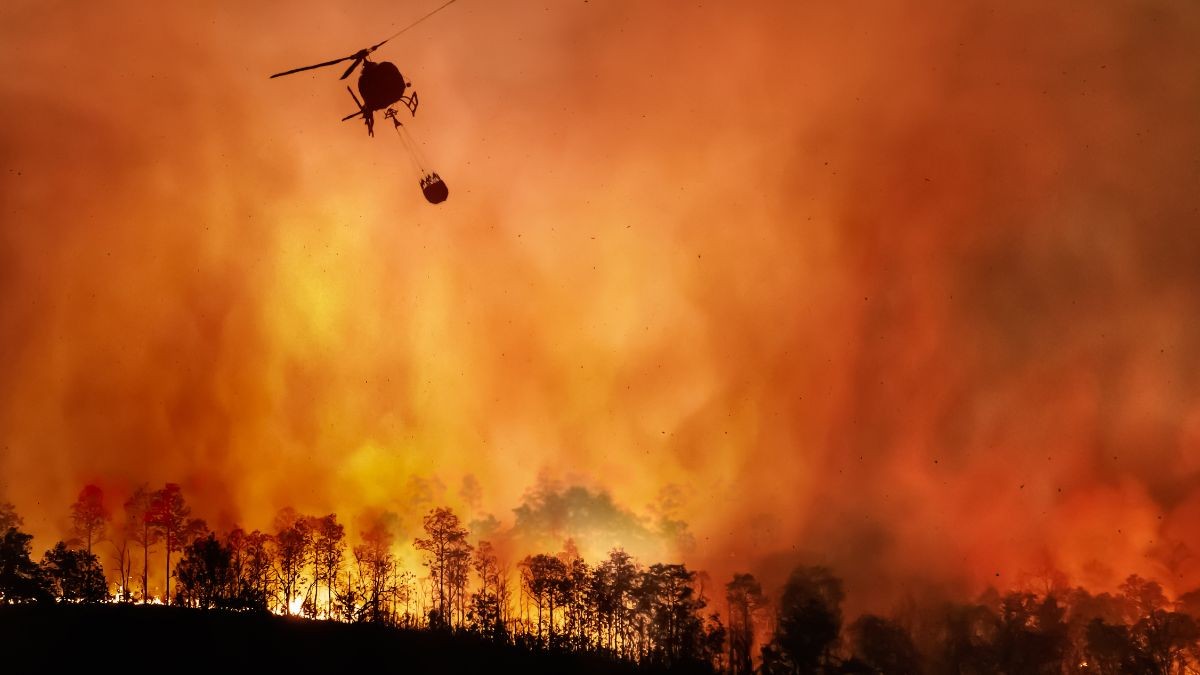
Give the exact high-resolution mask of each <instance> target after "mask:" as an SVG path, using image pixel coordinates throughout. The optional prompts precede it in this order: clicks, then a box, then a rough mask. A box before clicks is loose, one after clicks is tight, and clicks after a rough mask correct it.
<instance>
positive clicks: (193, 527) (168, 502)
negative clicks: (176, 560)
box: [146, 483, 208, 605]
mask: <svg viewBox="0 0 1200 675" xmlns="http://www.w3.org/2000/svg"><path fill="white" fill-rule="evenodd" d="M191 514H192V509H191V508H190V507H189V506H188V505H187V502H185V501H184V499H183V490H182V488H180V487H179V485H178V484H176V483H167V484H166V485H165V486H164V487H163V488H162V489H161V490H158V491H157V492H155V493H154V495H153V497H152V498H151V500H150V510H149V512H148V513H147V514H146V517H147V518H148V519H149V523H150V526H151V527H152V528H154V529H155V530H156V531H157V532H158V533H159V535H160V536H161V537H162V541H163V544H164V548H165V549H166V553H167V557H166V568H165V569H166V599H165V600H163V602H164V603H165V604H168V605H169V604H171V552H172V551H181V550H183V547H184V546H185V545H187V544H188V543H190V542H191V541H192V539H194V538H195V537H196V536H198V535H199V534H200V533H201V532H203V531H205V530H206V529H208V528H206V527H205V525H204V521H203V520H199V519H194V518H190V517H189V516H191Z"/></svg>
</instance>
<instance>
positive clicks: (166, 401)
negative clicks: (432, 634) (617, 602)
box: [0, 0, 1200, 607]
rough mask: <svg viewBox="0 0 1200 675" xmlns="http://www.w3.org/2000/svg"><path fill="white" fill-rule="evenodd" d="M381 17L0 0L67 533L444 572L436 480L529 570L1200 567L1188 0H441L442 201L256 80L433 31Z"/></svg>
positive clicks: (892, 579)
mask: <svg viewBox="0 0 1200 675" xmlns="http://www.w3.org/2000/svg"><path fill="white" fill-rule="evenodd" d="M355 7H356V10H355V11H354V12H352V13H350V12H346V10H345V8H344V7H341V6H338V5H331V4H328V3H316V2H307V3H301V6H298V7H297V9H298V10H300V11H292V12H288V13H286V14H281V13H280V12H279V11H278V9H277V8H271V7H268V6H265V5H264V6H261V7H260V6H257V5H254V6H252V5H246V6H244V7H237V8H234V9H231V10H230V11H229V12H226V13H223V14H222V16H221V17H218V18H216V19H214V18H213V17H211V16H209V14H211V13H207V12H204V11H203V10H201V9H197V8H195V7H186V6H176V5H175V4H171V3H159V4H157V5H155V6H154V7H153V8H149V9H148V8H147V6H146V5H145V3H137V2H118V3H115V4H114V3H104V5H103V6H98V5H96V6H93V5H90V4H84V3H65V4H56V5H53V6H43V4H39V5H36V6H35V5H29V6H28V7H26V6H24V5H23V3H18V4H17V6H16V7H14V8H12V9H7V8H6V9H7V11H6V12H5V14H6V20H5V21H0V59H2V60H3V63H4V67H5V70H6V71H8V72H14V73H21V74H22V76H21V77H19V78H8V79H7V80H5V81H4V82H2V83H0V106H3V111H4V115H3V119H4V120H5V135H4V142H3V147H4V156H5V159H6V161H5V168H4V171H3V172H2V173H0V203H3V204H4V205H5V206H4V209H2V210H0V315H2V316H4V317H5V319H6V320H5V321H4V322H3V324H2V325H0V354H3V355H4V362H5V376H4V377H3V378H0V476H3V477H5V478H3V479H2V480H4V482H3V483H2V484H0V493H2V494H0V497H3V499H5V500H8V501H12V502H14V503H15V504H16V505H17V506H18V508H19V510H20V511H21V512H22V513H23V514H24V515H25V517H26V521H27V525H28V527H29V529H30V530H31V531H33V532H34V533H35V534H36V535H37V537H38V538H37V545H38V546H48V545H49V544H50V543H51V542H52V541H53V540H55V539H56V538H58V537H62V536H65V533H66V528H67V522H66V520H65V518H66V509H67V506H68V505H69V504H70V503H71V501H72V500H73V499H74V496H75V494H76V493H77V491H78V490H79V488H80V486H82V485H83V484H85V483H93V482H94V483H97V484H99V485H100V486H101V487H103V488H104V490H105V493H106V495H107V496H108V498H109V500H110V504H112V505H113V506H114V508H115V509H116V510H117V511H119V505H120V503H121V502H122V501H123V499H124V498H125V497H126V496H127V495H128V494H129V491H130V490H131V489H132V487H133V486H134V485H136V484H138V483H141V482H147V483H150V484H151V485H152V486H159V485H161V484H163V483H164V482H167V481H172V482H179V483H180V484H181V485H182V486H183V489H184V493H185V495H186V497H187V499H188V501H189V503H190V504H191V505H192V506H193V509H194V512H195V514H196V515H198V516H201V517H203V518H205V519H206V520H207V521H208V524H209V525H210V526H211V527H213V528H215V529H218V530H227V529H228V528H230V527H232V526H234V525H235V524H239V525H242V526H244V527H247V528H264V529H269V528H270V526H271V522H272V518H273V516H274V513H275V512H276V510H278V509H279V508H281V507H284V506H293V507H295V508H296V509H297V510H299V511H300V512H303V513H311V514H324V513H329V512H337V513H338V514H339V516H340V517H341V519H342V520H343V521H344V522H346V523H347V524H348V525H349V527H350V529H351V531H350V532H349V533H348V536H349V539H350V540H351V541H355V540H356V539H357V538H358V537H359V536H360V535H361V529H362V528H361V527H360V526H359V525H358V523H359V521H360V520H361V519H362V518H363V517H365V516H370V515H372V514H378V513H380V512H387V513H389V514H391V515H392V516H393V520H392V521H389V522H391V523H392V524H391V525H390V527H391V528H392V531H393V533H394V534H395V537H396V541H397V544H396V546H395V547H394V548H395V551H396V553H397V555H402V556H407V557H408V558H409V559H408V560H407V561H406V563H405V564H406V565H407V566H408V569H413V570H419V569H420V563H419V560H416V559H415V554H414V553H413V552H412V551H411V550H410V548H411V547H409V546H407V544H408V543H409V542H410V541H411V539H412V537H413V536H416V534H418V533H419V529H420V518H421V516H422V515H423V514H424V513H425V512H427V511H428V510H429V509H430V508H432V507H434V506H440V505H448V506H451V507H453V508H454V509H455V510H456V512H458V513H459V514H461V515H462V516H463V518H464V521H465V522H469V523H474V524H476V527H475V528H474V529H475V530H476V531H477V533H485V532H486V533H487V535H488V536H489V537H492V538H495V539H497V541H498V545H499V546H500V547H501V550H502V552H503V553H504V554H505V555H506V556H507V557H508V559H509V560H510V561H513V560H517V559H519V557H520V556H521V555H523V554H524V553H526V552H529V551H528V550H527V549H531V548H534V547H537V548H550V547H557V546H560V545H561V540H562V539H564V538H566V537H568V536H570V537H574V538H575V539H576V543H577V544H578V545H579V546H580V548H581V549H583V550H585V551H587V552H588V554H589V556H590V557H595V556H598V555H600V554H602V553H603V552H604V550H605V549H607V548H608V547H610V546H613V545H618V544H619V545H624V546H626V547H628V548H630V549H631V550H635V549H636V553H637V555H638V556H639V557H640V558H643V559H644V560H646V561H652V560H660V559H671V560H675V559H685V560H687V561H688V562H689V563H690V564H692V565H693V566H696V567H702V568H705V569H708V570H709V571H710V573H711V574H712V575H713V577H714V578H722V577H727V576H728V574H729V573H731V572H732V571H734V570H747V569H753V570H755V571H756V572H759V573H760V575H761V576H763V578H764V582H765V585H766V586H767V587H771V586H772V585H773V584H776V582H778V581H781V580H782V577H783V574H784V573H785V571H786V569H787V567H789V566H790V565H792V564H794V563H795V562H797V561H799V560H804V561H808V562H821V563H826V564H829V565H831V566H832V567H834V568H835V569H837V570H838V571H839V573H841V574H843V575H844V576H845V577H846V580H847V588H848V589H849V590H850V593H851V602H852V603H857V606H875V607H888V606H890V605H891V604H892V601H893V600H895V599H896V598H897V597H898V596H900V595H902V594H904V593H905V592H906V591H907V589H910V588H938V589H951V590H964V591H965V590H978V589H980V588H982V587H983V586H985V585H987V584H992V583H997V584H1010V583H1011V584H1016V583H1017V580H1018V579H1020V578H1021V577H1022V575H1023V574H1026V573H1028V572H1030V571H1033V570H1039V569H1044V568H1053V569H1057V570H1062V571H1064V572H1065V573H1067V574H1068V575H1069V576H1070V578H1071V579H1072V581H1073V582H1075V583H1087V584H1089V585H1094V586H1097V587H1109V588H1111V587H1112V586H1113V585H1114V584H1116V583H1117V581H1118V580H1119V579H1120V578H1122V577H1123V576H1124V575H1125V574H1128V573H1131V572H1137V573H1140V574H1143V575H1144V576H1150V577H1156V578H1159V579H1161V580H1162V581H1164V582H1165V583H1169V584H1172V585H1174V586H1177V588H1174V589H1173V590H1175V591H1182V590H1186V589H1188V588H1190V587H1194V586H1196V585H1197V584H1200V567H1198V566H1197V565H1196V564H1195V563H1192V562H1190V561H1191V560H1193V559H1194V556H1192V555H1191V554H1190V553H1189V552H1191V551H1195V550H1196V549H1197V547H1200V539H1198V535H1197V534H1196V529H1195V528H1194V527H1192V526H1191V525H1190V524H1192V523H1194V522H1195V517H1194V516H1195V515H1196V513H1197V511H1198V510H1200V479H1198V478H1197V476H1200V473H1198V472H1197V471H1198V468H1200V382H1198V381H1197V380H1196V378H1189V377H1187V376H1186V374H1187V373H1191V372H1194V371H1195V365H1196V363H1197V359H1198V358H1200V334H1198V333H1197V331H1196V330H1195V326H1194V321H1192V320H1191V318H1190V317H1191V316H1192V315H1193V314H1194V306H1195V302H1194V301H1195V298H1196V297H1197V296H1198V294H1200V277H1198V276H1197V273H1196V270H1197V269H1200V260H1198V257H1197V250H1196V248H1195V246H1194V245H1193V244H1191V243H1190V242H1193V241H1194V240H1195V237H1194V236H1193V234H1194V233H1193V232H1191V231H1190V230H1189V229H1188V228H1189V226H1190V223H1193V222H1194V220H1195V217H1194V216H1195V212H1196V209H1197V208H1198V207H1200V204H1198V203H1197V200H1198V199H1200V197H1198V196H1197V191H1196V190H1195V189H1194V183H1195V180H1194V178H1195V171H1196V169H1195V157H1196V156H1198V155H1200V131H1198V130H1197V127H1196V125H1195V123H1194V122H1195V120H1194V119H1193V118H1194V115H1191V114H1190V111H1194V110H1196V109H1197V101H1198V100H1200V92H1198V89H1197V84H1196V80H1195V78H1194V77H1192V76H1191V72H1190V71H1189V70H1187V68H1188V65H1189V64H1192V63H1195V62H1197V56H1200V55H1198V54H1197V53H1196V49H1197V47H1196V43H1195V41H1194V40H1193V39H1191V36H1193V35H1194V34H1196V32H1197V30H1200V26H1198V22H1200V7H1198V6H1196V5H1195V4H1194V3H1191V4H1189V3H1175V4H1174V5H1170V6H1168V5H1162V6H1158V5H1155V6H1153V7H1143V6H1141V5H1136V6H1135V5H1133V4H1128V3H1127V4H1111V3H1094V4H1092V5H1089V6H1087V7H1084V8H1081V9H1079V11H1078V12H1073V13H1072V14H1071V15H1070V16H1069V17H1068V16H1066V15H1064V14H1062V13H1061V12H1058V11H1056V10H1055V9H1054V8H1052V7H1050V6H1048V5H1046V3H1039V2H1034V1H1033V0H1018V1H1017V2H1013V3H1004V5H1003V6H1001V7H994V6H992V5H991V4H987V5H986V6H985V4H984V3H981V2H974V1H970V2H957V1H951V0H943V1H942V2H932V3H923V4H922V5H920V6H912V5H910V4H904V5H901V4H899V3H889V2H882V1H880V2H868V3H867V4H866V5H863V6H861V7H859V8H858V9H856V10H855V11H848V10H847V9H845V8H844V7H843V6H841V5H838V4H836V3H795V2H787V1H785V0H778V1H776V2H765V3H758V4H756V6H755V7H754V8H753V9H749V10H748V9H746V8H744V7H741V6H735V5H733V4H724V3H704V4H703V6H699V5H697V6H688V7H681V6H678V5H672V6H669V7H668V6H666V5H659V4H654V3H640V4H637V5H636V6H630V5H629V4H626V3H622V4H620V5H617V4H610V3H571V4H570V6H568V5H567V4H556V5H553V6H551V7H546V6H545V3H542V4H538V3H532V2H528V1H525V2H517V3H516V4H515V5H510V4H506V5H505V7H503V8H501V7H499V6H492V5H490V4H488V3H475V4H461V3H460V4H456V5H455V6H454V8H452V9H451V10H447V12H444V13H442V14H439V15H438V17H437V20H436V21H434V20H431V21H429V22H427V23H425V24H423V25H422V27H421V29H420V31H414V32H413V33H412V37H411V38H406V40H405V41H404V43H403V45H391V44H389V45H388V46H387V47H386V48H385V49H382V50H381V51H380V52H379V55H380V58H385V59H389V60H395V61H396V62H397V63H398V64H399V65H400V67H401V70H402V71H403V72H404V73H405V75H406V77H407V78H408V79H410V80H411V81H413V82H414V84H415V86H416V89H417V90H418V91H419V92H420V95H421V101H422V107H421V113H420V115H418V116H417V117H416V118H414V119H413V120H412V121H411V123H409V124H410V125H411V126H410V127H409V128H410V129H411V131H412V133H413V134H414V136H415V137H417V138H418V139H419V140H420V141H421V142H422V151H423V152H424V153H425V154H426V155H428V156H429V157H431V158H432V161H433V162H434V163H435V164H436V166H434V167H431V168H435V169H436V170H438V172H439V174H440V175H442V176H444V177H446V179H447V181H448V183H449V185H450V189H451V193H452V195H451V197H450V199H449V200H448V201H447V202H446V203H445V204H442V205H440V206H438V207H431V206H430V205H428V204H426V203H424V201H423V200H422V198H421V196H420V194H419V191H418V189H417V178H416V176H415V175H413V174H412V173H411V169H410V167H409V166H408V162H407V159H406V158H404V157H401V156H399V154H398V153H399V150H398V146H397V145H395V144H394V143H393V142H392V140H391V139H389V138H386V137H383V136H382V135H381V137H380V138H376V139H369V138H367V137H366V136H365V135H363V134H362V133H361V129H359V128H355V127H351V126H350V125H341V124H339V123H338V122H336V120H337V119H338V118H339V117H341V116H342V115H343V114H344V113H345V110H344V107H345V105H346V99H347V97H345V96H344V94H343V93H342V90H341V88H340V84H338V83H337V82H336V78H335V77H334V75H335V73H332V72H328V73H327V72H325V71H314V73H312V74H311V75H299V76H291V77H289V78H280V79H278V80H270V81H268V80H267V79H266V75H267V74H268V73H271V72H275V71H278V70H280V69H282V68H286V67H290V66H293V65H300V64H304V63H310V62H312V61H314V57H319V56H320V55H324V54H340V53H346V50H347V46H348V45H349V46H351V47H353V45H358V44H363V43H364V41H369V40H370V39H371V36H372V34H373V31H374V28H372V25H374V24H373V21H374V20H373V19H372V20H371V21H367V22H365V23H364V20H363V17H388V20H389V21H392V20H395V21H400V20H402V19H403V17H402V16H397V14H396V11H397V10H396V7H395V6H394V3H384V2H381V1H375V2H367V3H366V4H365V5H364V4H356V5H355ZM147 26H152V27H153V30H149V29H147V28H145V27H147ZM114 34H117V35H120V36H121V37H122V39H121V40H116V41H114V40H112V39H111V36H112V35H114ZM230 44H236V45H239V48H238V49H236V50H230V49H229V48H228V45H230ZM146 54H153V55H154V58H152V59H147V58H145V55H146ZM167 103H169V105H167ZM574 488H577V489H578V490H582V491H583V492H578V491H576V492H574V493H572V492H571V490H572V489H574ZM551 495H575V496H574V497H563V498H561V499H558V498H550V497H548V496H551ZM547 504H550V506H546V505H547ZM522 507H528V512H529V513H530V514H532V515H531V516H530V517H529V519H528V520H527V521H525V523H526V524H519V523H518V518H517V515H516V513H514V509H520V508H522ZM597 514H601V515H600V516H598V515H597ZM533 516H537V517H536V518H534V517H533ZM684 523H686V527H684V526H683V524H684ZM931 552H932V553H931ZM106 555H107V553H106ZM138 555H139V556H140V553H139V554H138ZM152 555H158V553H157V552H152ZM106 563H107V560H106ZM150 574H151V577H152V580H159V582H160V583H161V580H162V578H163V576H164V574H165V572H164V570H162V569H161V564H160V565H158V566H155V565H152V567H151V572H150Z"/></svg>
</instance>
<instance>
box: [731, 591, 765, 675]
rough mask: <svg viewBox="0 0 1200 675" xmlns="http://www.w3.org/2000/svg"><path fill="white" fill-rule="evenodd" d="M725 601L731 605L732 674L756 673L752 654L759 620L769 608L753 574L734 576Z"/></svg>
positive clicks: (746, 674) (745, 674)
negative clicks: (760, 614)
mask: <svg viewBox="0 0 1200 675" xmlns="http://www.w3.org/2000/svg"><path fill="white" fill-rule="evenodd" d="M725 601H726V603H728V606H729V672H730V673H731V675H748V674H749V673H752V672H754V664H753V660H752V658H751V655H752V654H753V653H754V652H753V649H754V631H755V626H756V624H757V621H756V617H757V615H758V613H759V612H761V611H762V608H763V607H765V606H766V604H767V599H766V598H765V597H764V596H763V592H762V585H761V584H759V583H758V580H757V579H755V578H754V575H752V574H734V575H733V579H732V580H731V581H730V582H729V583H728V584H725Z"/></svg>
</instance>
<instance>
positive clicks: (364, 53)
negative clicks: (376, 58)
mask: <svg viewBox="0 0 1200 675" xmlns="http://www.w3.org/2000/svg"><path fill="white" fill-rule="evenodd" d="M365 58H367V50H365V49H364V50H362V51H360V52H359V53H357V54H355V55H354V63H351V64H350V67H349V68H347V69H346V72H344V73H342V76H341V77H339V78H338V79H339V80H344V79H346V78H347V77H350V73H353V72H354V69H355V68H357V67H358V64H360V63H362V60H363V59H365Z"/></svg>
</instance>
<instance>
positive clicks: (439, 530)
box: [413, 507, 471, 624]
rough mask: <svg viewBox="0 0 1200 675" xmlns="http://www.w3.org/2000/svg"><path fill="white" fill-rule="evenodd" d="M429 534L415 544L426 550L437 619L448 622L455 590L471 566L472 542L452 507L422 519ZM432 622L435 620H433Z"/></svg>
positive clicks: (437, 509) (429, 514) (419, 548)
mask: <svg viewBox="0 0 1200 675" xmlns="http://www.w3.org/2000/svg"><path fill="white" fill-rule="evenodd" d="M422 524H423V526H424V528H425V534H426V536H425V537H424V538H421V537H418V538H416V539H414V540H413V546H415V547H416V548H417V550H419V551H423V552H424V553H425V566H426V567H428V568H429V578H430V580H432V581H433V584H434V589H433V590H434V604H435V605H436V609H437V622H441V623H446V624H449V622H450V614H449V612H450V611H452V610H453V603H452V600H453V594H454V593H455V587H456V586H457V585H458V583H459V580H460V578H462V579H463V580H464V581H463V582H462V583H465V578H466V572H465V570H466V569H469V567H468V565H469V564H470V554H471V545H470V544H469V543H468V542H467V530H466V528H465V527H463V526H462V524H461V523H460V522H459V520H458V516H456V515H454V512H453V511H451V510H450V509H449V508H444V507H439V508H435V509H433V510H432V511H430V512H429V513H428V514H426V515H425V518H424V519H423V523H422ZM431 623H435V622H433V621H431Z"/></svg>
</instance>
